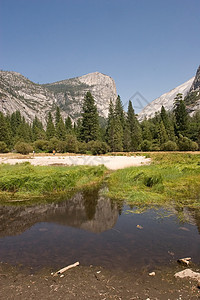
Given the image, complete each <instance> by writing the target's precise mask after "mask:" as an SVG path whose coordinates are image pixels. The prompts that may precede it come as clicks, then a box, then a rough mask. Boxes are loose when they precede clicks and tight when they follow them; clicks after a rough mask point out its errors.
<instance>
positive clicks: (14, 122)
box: [10, 111, 22, 137]
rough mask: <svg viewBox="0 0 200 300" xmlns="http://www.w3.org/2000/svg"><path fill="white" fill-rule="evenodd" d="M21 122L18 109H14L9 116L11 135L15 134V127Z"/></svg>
mask: <svg viewBox="0 0 200 300" xmlns="http://www.w3.org/2000/svg"><path fill="white" fill-rule="evenodd" d="M21 122H22V117H21V114H20V111H16V112H14V113H12V115H11V118H10V125H11V131H12V136H13V137H14V136H15V135H16V131H17V128H18V127H19V125H20V124H21Z"/></svg>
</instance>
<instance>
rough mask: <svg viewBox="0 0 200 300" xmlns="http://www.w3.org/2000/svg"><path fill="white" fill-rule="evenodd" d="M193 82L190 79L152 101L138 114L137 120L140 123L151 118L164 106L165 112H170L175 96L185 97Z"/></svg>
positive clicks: (192, 79)
mask: <svg viewBox="0 0 200 300" xmlns="http://www.w3.org/2000/svg"><path fill="white" fill-rule="evenodd" d="M193 81H194V77H192V78H191V79H190V80H188V81H186V82H185V83H183V84H181V85H179V86H178V87H176V88H175V89H173V90H171V91H169V92H168V93H165V94H163V95H162V96H160V97H158V98H156V99H155V100H153V101H152V102H151V103H149V104H148V105H147V106H146V107H145V108H144V109H143V110H142V111H141V112H140V113H139V114H138V120H139V121H142V120H144V119H145V118H147V119H149V118H153V117H154V115H155V113H156V112H160V111H161V107H162V106H164V107H165V109H166V110H168V111H171V110H172V109H173V105H174V98H175V97H176V95H177V94H178V93H181V94H183V97H185V96H186V95H187V94H188V92H189V90H190V88H191V86H192V83H193Z"/></svg>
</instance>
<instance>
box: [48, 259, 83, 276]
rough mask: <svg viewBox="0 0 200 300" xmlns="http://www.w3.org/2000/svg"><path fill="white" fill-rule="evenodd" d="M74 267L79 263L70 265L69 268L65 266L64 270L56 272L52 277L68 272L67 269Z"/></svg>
mask: <svg viewBox="0 0 200 300" xmlns="http://www.w3.org/2000/svg"><path fill="white" fill-rule="evenodd" d="M76 266H79V262H78V261H77V262H76V263H74V264H72V265H69V266H67V267H64V268H62V269H60V270H58V271H57V272H56V273H55V274H54V275H53V276H58V275H59V274H62V273H64V272H65V271H67V270H69V269H71V268H74V267H76Z"/></svg>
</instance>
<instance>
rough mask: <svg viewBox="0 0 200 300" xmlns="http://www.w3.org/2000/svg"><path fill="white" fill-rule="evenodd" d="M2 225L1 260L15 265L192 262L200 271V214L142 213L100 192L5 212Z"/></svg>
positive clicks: (174, 210)
mask: <svg viewBox="0 0 200 300" xmlns="http://www.w3.org/2000/svg"><path fill="white" fill-rule="evenodd" d="M0 221H1V223H0V260H1V261H3V262H8V263H11V264H23V265H25V266H31V267H33V268H36V269H38V268H40V267H53V268H60V267H63V266H66V265H68V264H71V263H74V262H75V261H80V264H82V265H101V266H105V267H108V268H121V269H137V268H142V267H143V266H146V267H147V268H149V270H150V269H152V268H156V267H159V266H161V265H163V264H169V263H170V262H173V261H176V260H177V259H178V258H181V257H188V256H191V257H192V260H193V262H194V263H196V264H199V265H200V255H199V253H200V234H199V231H198V228H200V214H199V212H198V211H195V210H188V209H186V208H185V209H178V208H176V207H174V208H172V209H171V210H170V211H168V210H165V209H163V208H159V209H158V208H155V209H151V208H149V209H148V208H146V209H145V210H142V209H141V208H139V209H138V208H136V207H129V206H127V205H123V203H122V202H118V203H116V202H113V201H111V200H110V199H108V198H104V197H102V196H101V193H100V192H99V191H97V190H96V191H90V192H82V193H78V194H76V195H75V196H74V197H72V198H71V199H69V200H67V201H63V202H60V203H56V204H55V203H52V204H47V205H39V206H32V207H0ZM137 225H140V226H137Z"/></svg>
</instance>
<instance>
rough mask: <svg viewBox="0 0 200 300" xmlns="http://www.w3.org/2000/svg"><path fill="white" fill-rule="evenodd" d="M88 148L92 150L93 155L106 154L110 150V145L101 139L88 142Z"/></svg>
mask: <svg viewBox="0 0 200 300" xmlns="http://www.w3.org/2000/svg"><path fill="white" fill-rule="evenodd" d="M87 149H88V150H89V151H91V152H92V154H93V155H98V154H105V153H106V152H108V151H109V150H110V148H109V146H108V145H107V144H106V143H105V142H101V141H90V142H88V143H87Z"/></svg>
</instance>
